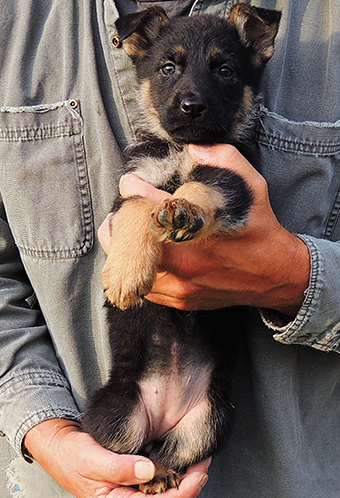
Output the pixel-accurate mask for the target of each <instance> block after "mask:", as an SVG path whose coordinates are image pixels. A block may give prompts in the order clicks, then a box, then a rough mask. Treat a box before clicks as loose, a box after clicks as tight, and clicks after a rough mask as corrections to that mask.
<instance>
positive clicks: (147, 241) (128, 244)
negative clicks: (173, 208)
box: [102, 197, 162, 309]
mask: <svg viewBox="0 0 340 498" xmlns="http://www.w3.org/2000/svg"><path fill="white" fill-rule="evenodd" d="M154 206H155V205H154V203H152V202H151V201H150V200H148V199H146V198H143V197H132V198H130V199H126V200H125V201H124V202H123V204H122V206H121V207H120V209H119V210H118V212H117V213H116V214H115V215H114V216H113V219H112V223H111V232H112V241H111V245H110V249H109V254H108V256H107V259H106V263H105V265H104V268H103V271H102V282H103V287H104V290H105V294H106V296H107V298H108V300H109V301H110V302H111V303H112V304H113V305H114V306H117V307H119V308H121V309H126V308H128V307H130V306H134V305H137V304H139V303H141V302H142V300H143V297H144V295H145V294H148V292H149V291H150V290H151V287H152V284H153V281H154V279H155V273H156V267H157V265H158V263H159V261H160V258H161V255H162V248H161V245H160V243H159V242H158V239H159V237H158V236H157V234H156V233H155V232H154V231H153V230H151V229H150V216H151V212H152V211H153V209H154Z"/></svg>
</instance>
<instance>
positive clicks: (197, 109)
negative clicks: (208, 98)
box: [180, 97, 208, 118]
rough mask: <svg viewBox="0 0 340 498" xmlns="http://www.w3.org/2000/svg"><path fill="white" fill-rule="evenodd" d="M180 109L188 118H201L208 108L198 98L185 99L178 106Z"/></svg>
mask: <svg viewBox="0 0 340 498" xmlns="http://www.w3.org/2000/svg"><path fill="white" fill-rule="evenodd" d="M180 109H181V111H182V112H183V113H184V114H186V115H187V116H189V117H192V118H199V117H201V116H203V114H204V113H205V112H206V110H207V109H208V106H207V104H206V102H204V100H203V99H201V98H200V97H185V98H184V99H183V100H182V102H181V104H180Z"/></svg>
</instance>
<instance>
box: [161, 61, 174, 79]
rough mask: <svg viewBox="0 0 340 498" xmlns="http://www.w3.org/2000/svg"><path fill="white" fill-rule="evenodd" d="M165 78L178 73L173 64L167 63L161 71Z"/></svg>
mask: <svg viewBox="0 0 340 498" xmlns="http://www.w3.org/2000/svg"><path fill="white" fill-rule="evenodd" d="M160 71H161V73H162V75H163V76H171V75H172V74H174V72H175V71H176V66H175V64H174V63H173V62H166V63H165V64H163V66H162V67H161V69H160Z"/></svg>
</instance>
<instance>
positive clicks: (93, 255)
mask: <svg viewBox="0 0 340 498" xmlns="http://www.w3.org/2000/svg"><path fill="white" fill-rule="evenodd" d="M166 3H170V2H166ZM236 3H237V1H235V0H234V1H229V2H228V1H219V0H210V1H209V0H197V1H195V2H194V4H193V7H192V12H191V13H192V15H199V14H200V13H204V12H208V13H209V12H210V13H218V14H219V15H222V16H228V15H229V12H230V9H231V7H232V6H233V5H234V4H236ZM251 3H252V4H253V5H256V6H262V7H266V8H278V9H280V10H282V12H283V16H282V22H281V27H280V31H279V34H278V38H277V43H276V54H275V56H274V58H273V59H272V60H271V61H270V62H269V64H268V67H267V69H266V77H265V80H264V84H263V107H262V114H261V122H260V125H259V132H258V140H259V145H260V152H261V155H262V162H261V172H262V173H263V175H264V176H265V177H266V179H267V181H268V185H269V191H270V197H271V202H272V205H273V208H274V211H275V213H276V214H277V216H278V218H279V220H280V221H281V223H282V224H283V225H285V226H286V227H287V228H288V229H289V230H291V231H292V232H294V233H296V234H298V235H299V236H300V237H302V238H303V239H304V240H305V242H306V244H307V245H308V247H309V250H310V254H311V263H312V271H311V276H310V285H309V287H308V289H307V290H306V299H305V302H304V304H303V306H302V308H301V310H300V311H299V313H298V315H297V316H296V318H295V320H294V321H292V322H290V323H282V322H281V319H280V317H279V316H276V315H275V314H271V313H269V312H268V311H267V310H261V311H260V313H259V312H258V310H252V311H249V312H248V311H245V313H247V316H248V324H249V327H248V330H247V334H246V337H245V341H244V344H243V349H242V351H241V354H240V359H239V365H238V367H237V372H236V388H235V394H234V400H233V403H234V405H235V428H234V432H233V434H232V437H231V441H230V443H229V445H228V446H227V447H226V448H225V449H224V450H223V451H220V452H219V454H218V455H216V456H215V458H214V461H213V464H212V465H211V471H210V479H209V483H208V485H207V486H206V487H205V488H204V490H203V491H202V494H201V496H202V497H203V498H217V497H218V498H227V497H228V498H258V497H261V498H273V497H275V498H313V497H314V498H325V497H326V496H327V497H331V498H338V496H339V492H340V477H339V472H338V469H339V464H340V431H339V430H338V421H339V420H340V402H339V401H340V356H339V355H338V354H337V353H339V352H340V345H339V343H340V306H339V299H340V278H339V269H340V242H339V240H340V219H339V212H340V157H339V153H340V130H339V127H340V122H339V120H340V99H339V94H340V66H339V49H340V32H339V29H338V20H339V18H340V5H339V2H338V1H335V0H330V1H329V2H324V1H323V0H255V1H253V2H251ZM0 11H1V19H0V24H1V29H0V47H1V48H0V201H1V202H0V348H1V356H0V376H1V383H0V430H1V433H0V452H1V453H0V461H1V463H0V479H1V482H0V491H1V497H3V498H8V497H10V496H12V497H16V498H42V497H45V496H53V498H59V497H60V498H68V497H71V495H70V494H69V493H67V492H66V491H65V490H63V489H62V488H61V487H60V486H59V485H57V484H56V483H52V481H51V480H50V478H49V477H48V476H46V473H45V472H44V471H43V470H42V469H40V468H39V466H38V465H37V464H36V463H34V464H32V465H30V464H28V463H26V462H25V460H24V459H23V458H22V454H21V445H22V440H23V438H24V436H25V434H26V432H27V431H28V430H29V429H30V428H31V427H32V426H34V425H35V424H37V423H39V422H41V421H43V420H45V419H48V418H54V417H66V418H71V419H75V420H78V419H79V417H80V415H81V411H82V409H83V408H84V404H85V401H86V399H87V397H88V396H89V395H90V394H91V393H92V392H93V390H94V389H96V388H97V387H99V386H100V385H101V384H102V383H103V382H105V380H106V379H107V376H108V372H109V370H110V362H111V358H110V353H109V348H108V337H107V326H106V323H105V313H104V311H103V309H102V305H103V293H102V288H101V282H100V272H101V268H102V266H103V264H104V260H105V256H104V254H103V251H102V250H101V249H100V248H99V246H98V242H97V238H96V230H97V228H98V227H99V225H100V223H101V222H102V221H103V219H104V218H105V216H106V214H107V212H108V211H109V210H110V207H111V205H112V201H113V199H114V197H115V195H116V193H117V189H118V179H119V177H120V175H121V173H122V171H123V168H122V160H121V151H122V150H123V149H124V147H125V146H126V145H127V144H128V143H130V142H131V141H132V140H133V139H134V129H135V124H136V121H137V118H138V107H137V105H136V98H135V77H134V69H133V67H132V64H131V61H130V59H129V58H128V57H127V56H126V55H125V53H124V51H122V50H119V49H115V48H114V47H113V46H112V44H111V39H112V36H113V35H114V33H115V28H114V22H115V20H116V18H117V16H118V12H117V9H116V7H115V5H114V2H113V0H82V1H79V0H69V1H68V2H63V3H62V6H61V4H60V2H58V1H57V0H54V1H53V0H50V1H48V2H46V1H42V0H26V2H20V1H19V0H0ZM226 331H227V324H226ZM274 339H275V340H274ZM287 344H289V346H287ZM306 346H309V347H306ZM325 352H328V354H327V353H325ZM1 436H3V437H1ZM9 444H10V446H9ZM11 448H14V450H15V452H14V451H13V449H11ZM43 476H44V477H43ZM37 493H40V494H41V497H40V495H38V494H37Z"/></svg>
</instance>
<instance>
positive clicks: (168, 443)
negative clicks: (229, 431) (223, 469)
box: [139, 398, 216, 494]
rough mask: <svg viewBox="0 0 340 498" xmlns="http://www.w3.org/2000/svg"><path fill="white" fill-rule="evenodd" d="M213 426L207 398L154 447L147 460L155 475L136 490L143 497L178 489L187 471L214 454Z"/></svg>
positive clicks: (214, 433)
mask: <svg viewBox="0 0 340 498" xmlns="http://www.w3.org/2000/svg"><path fill="white" fill-rule="evenodd" d="M215 425H216V424H215V423H214V415H213V413H212V406H211V403H210V401H209V400H208V399H207V398H206V399H205V400H204V401H203V402H202V403H201V404H200V405H198V406H197V407H195V408H194V409H193V410H191V411H190V412H189V413H188V414H187V415H186V416H185V417H183V418H182V419H181V421H180V422H179V423H178V424H177V426H176V427H174V429H172V430H171V431H170V432H169V433H168V434H167V435H166V436H165V437H164V439H163V440H160V441H156V442H155V443H154V447H153V448H152V449H151V451H150V454H149V455H148V456H149V458H151V460H152V461H153V462H154V463H155V464H156V469H157V471H156V475H155V477H154V479H152V481H150V482H148V483H145V484H142V485H140V486H139V489H140V490H141V491H143V492H144V493H146V494H156V493H159V492H164V491H166V490H167V489H169V488H175V487H178V485H179V483H180V481H181V475H182V474H183V473H184V472H185V471H186V469H187V467H188V466H189V465H192V464H194V463H197V462H199V461H202V460H203V459H205V458H208V457H209V456H210V455H211V454H212V453H213V451H214V450H215V447H216V427H215Z"/></svg>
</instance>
